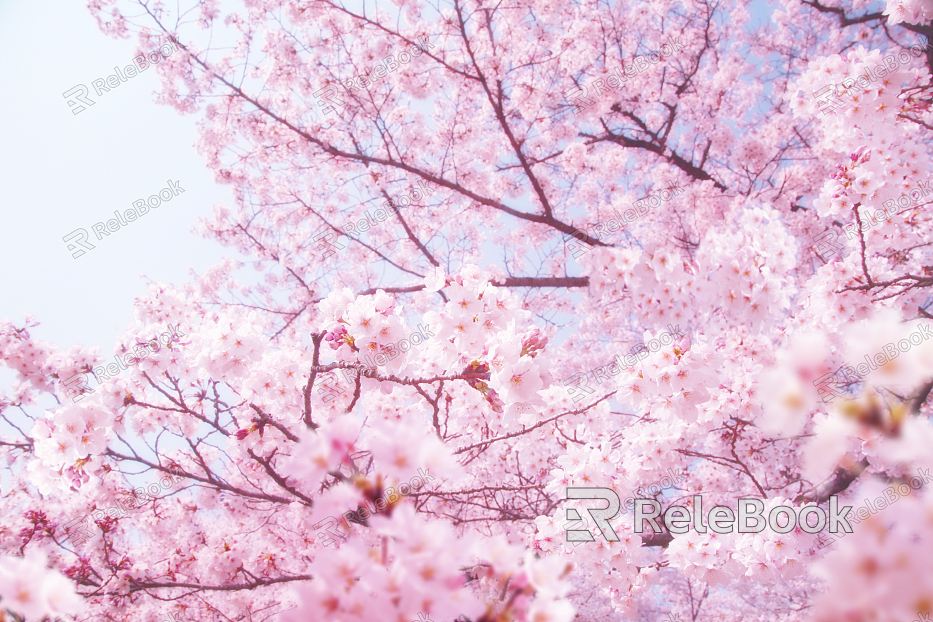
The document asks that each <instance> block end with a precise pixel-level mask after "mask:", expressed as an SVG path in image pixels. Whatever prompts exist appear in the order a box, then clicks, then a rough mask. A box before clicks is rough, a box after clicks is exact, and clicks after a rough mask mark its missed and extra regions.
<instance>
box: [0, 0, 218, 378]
mask: <svg viewBox="0 0 933 622" xmlns="http://www.w3.org/2000/svg"><path fill="white" fill-rule="evenodd" d="M134 46H135V40H121V41H117V40H114V39H111V38H108V37H107V36H105V35H104V34H103V33H101V32H100V30H99V29H98V28H97V24H96V22H95V21H94V19H93V17H92V16H91V14H90V12H89V11H88V10H87V8H86V7H85V3H84V2H83V1H80V0H30V1H29V2H17V1H15V0H0V58H2V59H3V61H4V62H2V63H0V80H2V83H3V84H5V85H7V88H6V89H4V91H5V95H6V96H5V97H4V98H3V99H2V102H0V109H2V110H0V144H2V153H0V188H2V190H3V192H2V195H0V197H2V198H0V205H2V211H3V215H4V219H3V220H4V224H5V226H4V227H2V228H0V266H2V267H3V268H2V269H0V291H3V292H4V295H3V296H0V318H8V319H10V320H13V321H14V322H16V323H21V319H22V316H23V314H24V313H32V314H34V315H35V316H36V318H37V319H38V320H39V321H40V322H42V325H41V326H39V327H37V328H36V329H34V330H33V331H32V332H33V336H34V337H37V338H39V339H41V340H46V341H52V342H54V343H56V344H57V345H58V346H59V347H60V348H63V349H67V348H68V347H70V346H72V345H75V344H83V345H89V346H93V345H96V346H99V347H100V348H101V352H102V353H103V354H104V356H105V358H110V356H112V352H113V350H114V345H115V341H116V338H117V337H118V336H119V335H120V334H122V333H123V332H124V331H125V330H126V329H127V328H128V327H129V325H131V324H132V323H133V315H132V309H133V299H134V298H135V297H136V296H138V295H140V294H142V293H144V292H145V289H146V286H147V285H146V284H147V281H146V280H145V279H142V278H141V275H146V277H148V278H149V279H151V280H153V281H156V282H158V281H167V282H176V283H178V282H182V281H184V280H185V279H186V278H187V273H188V266H192V267H193V268H194V269H195V270H197V271H198V272H203V271H204V269H205V268H206V267H208V266H210V265H212V264H213V263H215V262H216V261H217V260H219V259H220V258H221V257H222V256H223V255H224V254H225V251H224V249H223V248H222V247H220V246H219V245H218V244H216V243H214V242H211V241H208V240H204V239H201V238H200V237H197V236H196V235H195V234H193V233H192V232H191V230H192V227H193V225H194V223H195V221H196V219H197V217H199V216H207V215H209V214H210V212H211V208H212V205H214V204H216V203H220V202H223V203H227V204H231V203H232V194H231V193H230V190H229V188H228V187H227V186H221V185H218V184H215V183H213V181H212V180H211V175H210V172H209V171H208V169H207V167H206V166H205V165H204V163H203V160H202V158H201V157H200V156H199V155H198V154H197V153H195V150H194V142H195V140H196V137H197V135H196V128H195V121H196V118H197V117H196V116H186V117H182V116H180V115H179V114H178V113H177V112H175V111H174V110H173V109H170V108H168V107H166V106H159V105H156V104H155V103H154V102H153V99H154V97H153V93H154V91H155V90H156V88H157V86H158V80H157V77H156V75H155V71H154V70H152V69H150V70H147V71H145V72H143V73H141V74H140V75H138V76H136V77H134V78H131V79H128V80H127V81H126V82H125V83H121V84H120V86H119V87H118V88H115V89H112V90H111V91H109V92H106V93H103V94H102V95H100V96H99V97H98V96H96V95H95V94H94V89H93V88H92V87H91V81H92V80H95V79H97V78H104V77H106V76H107V75H108V74H112V73H113V71H114V66H119V67H121V68H122V67H125V66H126V65H128V64H130V63H131V62H132V57H133V49H134ZM79 83H83V84H85V85H87V87H88V88H89V89H90V90H91V98H92V99H93V100H94V101H95V104H94V105H93V106H91V107H87V108H86V109H85V110H84V111H82V112H80V113H78V114H74V113H73V112H72V110H71V109H70V108H69V107H68V104H67V102H66V100H65V98H64V97H63V96H62V94H63V93H64V92H65V91H67V90H69V89H71V88H72V87H74V86H75V85H76V84H79ZM170 179H171V180H172V181H177V182H179V185H180V186H181V188H183V189H184V191H185V192H184V193H183V194H180V195H178V196H176V197H174V198H173V199H172V200H171V201H169V202H167V203H165V204H164V205H162V206H160V207H159V208H158V209H155V210H151V211H150V212H149V213H148V214H146V215H145V216H142V217H141V218H140V219H139V220H137V221H136V222H133V223H127V226H125V227H121V228H120V230H119V231H117V232H115V233H112V234H111V235H109V236H108V237H105V238H103V239H102V240H100V241H98V240H97V239H96V236H95V235H94V234H93V233H92V232H91V230H92V227H93V225H94V224H95V223H97V222H100V221H104V220H106V219H107V218H113V217H114V215H113V212H114V210H119V211H120V212H121V213H123V212H124V211H125V210H127V209H129V208H130V207H131V206H132V203H133V201H136V200H138V199H145V198H146V197H148V196H150V195H152V194H155V193H157V192H158V191H159V190H160V189H162V188H165V187H166V185H167V183H166V182H167V181H168V180H170ZM79 227H83V228H85V229H87V230H88V233H89V235H90V236H91V239H90V241H91V243H92V244H94V246H95V248H94V250H91V251H88V252H86V253H85V254H84V255H83V256H81V257H78V258H72V255H71V252H70V251H68V249H67V247H66V244H65V243H64V242H63V240H62V237H63V236H65V235H66V234H68V233H70V232H72V231H73V230H75V229H77V228H79ZM10 375H11V374H10ZM6 377H8V376H7V375H6V374H4V375H2V376H0V380H3V379H5V378H6ZM4 384H6V383H5V382H4Z"/></svg>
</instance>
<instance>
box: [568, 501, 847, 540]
mask: <svg viewBox="0 0 933 622" xmlns="http://www.w3.org/2000/svg"><path fill="white" fill-rule="evenodd" d="M567 499H602V500H604V501H606V502H607V506H606V507H604V508H587V512H589V514H590V517H591V518H592V519H593V522H594V523H596V526H597V527H599V530H600V531H601V532H602V534H603V537H604V538H606V540H608V541H609V542H619V536H618V535H617V534H616V532H615V530H614V529H613V528H612V526H611V525H610V524H609V521H610V520H612V519H613V518H615V517H616V516H618V514H619V511H620V510H621V508H622V503H621V501H620V500H619V495H617V494H616V493H615V491H613V490H612V489H611V488H602V487H571V488H567ZM647 508H650V510H651V511H650V512H647V511H646V509H647ZM737 509H738V519H736V515H735V512H733V511H732V508H729V507H726V506H723V505H717V506H714V507H713V508H711V509H710V511H709V513H708V514H707V516H706V520H705V521H703V520H702V517H703V497H701V496H700V495H693V508H692V512H691V509H690V508H687V507H685V506H682V505H672V506H670V507H669V508H667V510H666V511H665V512H664V516H663V518H662V521H663V522H664V526H665V527H666V529H667V531H668V532H670V533H672V534H677V535H680V534H684V533H687V531H689V530H690V529H691V528H692V529H694V530H695V531H696V532H697V533H707V530H709V531H711V532H712V533H716V534H726V533H731V532H735V531H737V532H738V533H761V532H762V531H764V529H765V526H768V527H769V528H770V529H771V530H772V531H774V532H776V533H787V532H789V531H793V530H794V528H795V527H796V526H797V525H800V529H802V530H803V531H804V532H806V533H811V534H813V533H817V532H819V531H822V530H823V529H824V528H825V527H826V524H827V518H828V521H829V533H833V534H835V533H839V527H842V529H843V532H845V533H852V526H851V525H850V524H849V521H848V519H847V518H846V516H847V515H848V514H849V512H850V511H851V510H852V506H851V505H846V506H843V507H841V508H840V507H839V499H838V497H836V496H835V495H833V496H831V497H830V498H829V514H828V517H827V513H826V510H824V509H823V508H821V507H819V506H817V505H806V506H804V507H802V508H799V509H798V508H793V507H791V506H787V505H778V506H775V507H773V508H771V511H770V512H769V513H768V517H767V520H766V519H765V517H764V515H763V512H764V509H765V504H764V501H762V500H761V499H755V498H741V499H739V500H738V508H737ZM660 514H661V504H660V503H659V502H658V501H656V500H654V499H635V521H634V522H635V533H644V529H645V522H647V523H648V524H649V525H650V526H651V528H652V530H653V531H654V533H661V531H662V529H661V525H659V524H658V521H657V518H658V517H659V516H660ZM782 515H783V517H784V518H783V519H781V518H780V517H781V516H782ZM811 516H815V517H816V524H815V525H814V524H812V520H811ZM567 519H568V520H577V521H578V520H582V519H581V517H580V514H579V512H577V510H575V509H574V508H567ZM782 522H783V524H781V523H782ZM566 533H567V542H593V541H594V538H593V534H591V533H590V532H589V531H586V530H578V529H567V530H566Z"/></svg>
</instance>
